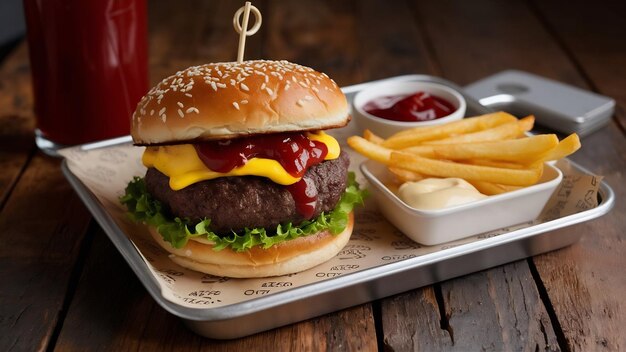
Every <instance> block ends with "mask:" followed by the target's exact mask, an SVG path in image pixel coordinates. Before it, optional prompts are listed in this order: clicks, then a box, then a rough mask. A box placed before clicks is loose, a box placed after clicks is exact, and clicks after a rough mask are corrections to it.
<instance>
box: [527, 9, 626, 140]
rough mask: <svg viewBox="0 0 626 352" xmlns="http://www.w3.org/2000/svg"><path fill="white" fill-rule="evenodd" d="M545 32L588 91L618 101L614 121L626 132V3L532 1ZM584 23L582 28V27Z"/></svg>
mask: <svg viewBox="0 0 626 352" xmlns="http://www.w3.org/2000/svg"><path fill="white" fill-rule="evenodd" d="M531 4H533V8H534V9H536V11H537V12H538V14H539V16H540V18H542V20H543V21H544V23H545V24H546V26H547V28H548V30H549V31H550V32H551V33H552V34H553V35H554V36H555V37H556V38H557V40H558V41H559V42H560V43H561V45H563V46H564V47H565V50H567V53H568V54H569V55H570V56H571V57H572V59H573V60H575V62H576V64H577V66H578V69H579V70H580V71H581V73H582V74H583V76H584V78H585V79H586V81H587V83H588V84H589V88H590V89H592V90H594V91H597V92H600V93H601V94H605V95H608V96H610V97H612V98H614V99H616V101H617V102H618V111H617V113H616V114H615V116H614V117H615V118H616V119H617V122H618V123H619V124H620V125H621V127H622V132H624V133H626V111H625V110H624V106H626V91H625V90H624V77H626V64H624V63H625V62H626V54H624V50H626V43H625V40H624V38H626V26H625V25H624V22H625V21H626V2H624V1H602V2H600V3H597V4H594V5H592V6H590V4H589V2H587V1H582V0H574V1H568V2H567V5H564V4H563V2H561V1H555V0H550V1H533V2H531ZM581 23H584V25H581Z"/></svg>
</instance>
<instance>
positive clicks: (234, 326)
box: [62, 75, 614, 339]
mask: <svg viewBox="0 0 626 352" xmlns="http://www.w3.org/2000/svg"><path fill="white" fill-rule="evenodd" d="M390 79H391V80H422V81H432V82H439V83H443V84H446V85H449V86H451V87H453V88H455V89H457V90H459V91H461V92H463V90H462V88H460V87H458V86H457V85H455V84H453V83H451V82H448V81H446V80H443V79H440V78H436V77H432V76H427V75H407V76H399V77H393V78H390ZM371 83H372V82H370V83H364V84H358V85H354V86H349V87H345V88H343V91H344V93H345V94H346V96H347V97H348V99H349V101H351V100H352V98H353V97H354V94H355V93H356V92H358V91H359V90H361V89H363V88H366V87H367V86H368V85H370V84H371ZM465 99H466V100H467V104H468V114H480V113H486V112H488V111H489V109H488V108H486V107H485V106H482V105H480V104H479V103H478V102H477V101H476V100H474V99H473V98H471V97H469V96H467V95H466V96H465ZM128 142H130V137H121V138H117V139H113V140H108V141H103V142H98V143H92V144H86V145H83V146H82V149H84V150H89V149H94V148H106V147H109V146H113V145H119V144H122V143H128ZM572 166H573V168H574V169H575V170H576V171H579V172H582V173H588V174H589V172H588V171H587V170H585V169H583V168H582V167H580V166H578V165H576V164H574V163H572ZM62 170H63V173H64V174H65V176H66V177H67V179H68V180H69V182H70V184H71V185H72V186H73V187H74V189H75V190H76V192H77V193H78V195H79V196H80V198H81V199H82V200H83V202H84V203H85V205H86V206H87V208H88V209H89V210H90V211H91V213H92V214H93V216H94V217H95V219H96V220H97V221H98V223H99V224H100V226H102V228H103V229H104V231H105V232H106V233H107V235H108V236H109V238H110V239H111V241H112V242H113V244H114V245H115V247H116V248H117V249H118V250H119V251H120V253H121V254H122V256H123V257H124V258H125V259H126V261H127V262H128V264H129V265H130V267H131V268H132V270H133V271H134V272H135V274H137V276H138V277H139V279H140V280H141V282H142V283H143V284H144V286H145V287H146V289H147V290H148V292H149V293H150V295H152V297H153V298H154V299H155V300H156V301H157V302H158V303H159V305H161V306H162V307H163V308H164V309H165V310H167V311H168V312H170V313H172V314H174V315H176V316H178V317H180V318H182V319H183V320H184V321H185V322H186V323H187V325H188V326H189V328H191V329H192V330H193V331H195V332H197V333H198V334H200V335H203V336H206V337H210V338H217V339H230V338H237V337H241V336H246V335H250V334H253V333H257V332H260V331H264V330H268V329H272V328H275V327H279V326H282V325H287V324H290V323H294V322H297V321H301V320H306V319H309V318H312V317H316V316H320V315H323V314H326V313H330V312H333V311H337V310H340V309H344V308H347V307H350V306H355V305H358V304H362V303H365V302H369V301H372V300H376V299H379V298H383V297H386V296H390V295H393V294H397V293H400V292H404V291H408V290H411V289H414V288H417V287H420V286H425V285H429V284H432V283H435V282H438V281H442V280H446V279H449V278H453V277H456V276H461V275H465V274H468V273H471V272H475V271H479V270H483V269H486V268H489V267H493V266H497V265H500V264H504V263H507V262H512V261H515V260H519V259H522V258H526V257H529V256H533V255H537V254H540V253H545V252H548V251H551V250H555V249H558V248H561V247H565V246H568V245H570V244H573V243H575V242H577V241H578V240H579V238H580V236H581V235H580V232H571V231H560V232H557V233H550V232H549V231H552V230H555V229H558V228H563V227H566V226H570V225H573V224H577V223H580V222H584V221H587V220H590V219H593V218H597V217H600V216H602V215H604V214H606V213H607V212H608V211H609V210H610V209H611V208H612V206H613V203H614V193H613V191H612V190H611V188H610V187H609V186H608V185H607V184H606V183H605V182H601V185H600V189H599V195H598V197H599V205H598V206H597V207H596V208H593V209H590V210H586V211H583V212H580V213H577V214H573V215H569V216H565V217H562V218H559V219H556V220H553V221H549V222H545V223H541V224H538V225H534V226H530V227H526V228H522V229H519V230H514V231H512V232H509V233H505V234H502V235H499V236H495V237H490V238H485V239H481V240H478V241H474V242H471V243H467V244H462V245H459V246H455V247H451V248H445V247H444V248H445V249H442V250H439V251H436V252H433V253H429V254H425V255H421V256H418V257H413V258H409V259H405V260H401V261H396V262H393V263H388V264H385V265H382V266H377V267H373V268H370V269H364V270H361V271H356V272H353V273H348V274H344V275H341V276H337V277H334V278H331V279H327V280H324V281H321V282H316V283H312V284H308V285H304V286H300V287H297V288H293V289H289V290H286V291H281V292H278V293H272V294H270V295H267V296H261V297H258V298H254V299H251V300H249V301H245V302H242V303H237V304H231V305H227V306H222V307H216V308H203V309H198V308H188V307H183V306H180V305H178V304H175V303H173V302H171V301H169V300H167V299H165V298H164V297H163V295H162V294H161V289H160V287H159V284H158V283H157V281H156V280H155V279H154V276H153V275H152V273H151V272H150V270H149V268H148V267H147V265H146V263H145V262H144V260H143V258H142V256H141V254H140V253H139V252H138V250H137V248H136V247H135V246H134V245H133V243H132V242H131V241H130V240H129V239H128V237H127V236H126V235H125V234H124V233H123V232H122V230H121V229H120V228H119V227H118V226H117V225H116V223H115V222H114V221H113V220H112V217H111V215H110V214H108V213H107V212H106V211H105V210H104V208H103V207H102V206H101V204H100V202H99V201H98V200H97V199H96V197H95V195H94V194H93V193H91V192H90V191H89V190H88V189H87V187H86V186H85V185H84V184H83V183H82V182H81V181H80V180H79V179H78V178H77V177H76V176H75V175H74V174H73V173H72V172H71V171H70V169H69V168H68V165H67V163H66V161H64V162H63V165H62Z"/></svg>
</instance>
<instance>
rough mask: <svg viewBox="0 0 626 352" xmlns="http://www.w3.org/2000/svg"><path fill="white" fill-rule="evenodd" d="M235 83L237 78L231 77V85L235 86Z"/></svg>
mask: <svg viewBox="0 0 626 352" xmlns="http://www.w3.org/2000/svg"><path fill="white" fill-rule="evenodd" d="M235 83H237V82H235V80H234V79H232V78H231V80H230V85H231V86H234V85H235Z"/></svg>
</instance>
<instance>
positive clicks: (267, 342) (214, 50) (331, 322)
mask: <svg viewBox="0 0 626 352" xmlns="http://www.w3.org/2000/svg"><path fill="white" fill-rule="evenodd" d="M179 5H180V4H174V3H167V2H153V3H151V6H150V33H151V42H150V47H151V49H150V50H151V55H150V57H151V61H150V62H151V68H154V69H151V76H152V81H153V82H157V81H158V80H160V79H161V78H162V77H161V76H159V75H169V74H171V73H172V72H173V71H176V70H179V69H181V68H184V67H186V66H187V65H192V64H199V63H203V62H208V61H224V60H226V61H230V60H232V59H233V56H231V55H234V54H235V53H236V44H237V43H236V36H235V35H234V31H233V30H232V22H231V21H232V15H233V13H234V12H235V10H236V9H237V8H238V7H239V6H241V4H239V3H236V4H235V3H233V2H229V1H221V2H211V8H210V11H208V10H207V11H208V12H210V13H213V14H214V15H213V16H211V15H209V17H208V18H207V17H206V16H207V15H206V13H204V14H201V13H199V12H201V10H198V9H202V10H204V9H205V8H203V7H202V6H203V5H202V4H198V6H199V7H198V8H194V6H193V5H189V7H187V5H182V6H183V7H182V9H181V8H180V7H179ZM255 5H256V6H258V7H259V8H260V9H261V11H264V12H263V14H264V27H262V30H261V33H259V34H257V35H255V36H254V37H251V38H248V45H249V47H248V45H247V48H248V49H249V50H250V51H248V50H247V51H246V52H247V53H248V52H249V56H248V55H246V56H247V57H250V58H253V57H257V55H261V54H263V53H265V51H262V50H261V48H262V47H263V40H265V39H264V38H267V37H272V38H276V39H275V40H278V41H280V42H283V41H284V38H283V37H282V35H283V34H285V33H291V31H292V29H291V28H290V27H289V26H293V25H296V23H292V22H290V23H289V24H288V25H287V27H283V23H278V22H272V16H283V15H281V14H280V13H281V12H280V11H289V10H288V9H289V6H293V5H290V3H289V4H288V3H285V4H282V3H281V4H280V5H281V6H278V7H279V8H274V7H273V6H276V5H275V4H273V3H272V4H267V5H266V4H265V3H264V2H260V3H259V4H257V3H256V2H255ZM282 5H285V7H284V8H283V7H282ZM312 5H313V2H309V3H304V2H302V3H299V4H298V6H304V7H305V8H312V7H313V6H312ZM265 6H267V8H270V7H271V8H272V10H269V9H268V10H264V9H265ZM307 6H308V7H307ZM325 6H326V5H325ZM328 6H330V5H328ZM291 11H295V9H292V10H291ZM174 12H177V14H173V13H174ZM294 13H295V12H294ZM327 13H329V14H331V12H327ZM346 16H347V15H346ZM268 17H269V18H268ZM328 20H329V19H328V18H326V21H328ZM187 22H194V23H198V22H203V24H202V25H196V24H193V25H190V24H188V23H187ZM310 30H311V31H313V30H324V31H326V30H327V29H323V28H322V29H319V28H316V27H312V28H310ZM196 31H200V32H201V33H202V35H200V36H197V35H195V34H194V33H195V32H196ZM188 32H191V35H186V34H187V33H188ZM274 32H280V33H281V34H272V33H274ZM231 33H232V34H231ZM310 35H312V36H316V35H317V34H316V33H310ZM228 36H232V37H233V38H232V39H233V40H232V42H231V41H230V38H229V39H225V38H226V37H228ZM257 36H258V38H257ZM290 45H291V46H290V48H291V49H289V50H295V51H300V50H301V49H299V48H298V45H300V46H301V45H305V44H303V43H300V44H298V43H291V44H290ZM335 45H337V44H335ZM269 47H270V49H269V50H268V51H267V56H268V57H270V58H281V59H282V58H288V56H289V55H287V54H286V53H285V51H286V50H287V48H286V47H283V46H280V45H274V46H272V45H270V46H269ZM185 48H189V49H187V50H185ZM311 55H313V54H311ZM316 55H319V56H318V57H320V58H321V59H324V56H323V55H330V53H322V54H316ZM207 56H209V57H210V58H209V59H207ZM311 57H312V56H310V57H309V60H313V59H312V58H311ZM337 72H344V71H342V68H341V67H339V69H338V70H337ZM351 74H352V73H350V74H344V77H347V78H348V79H353V78H352V77H351V76H350V75H351ZM88 258H89V259H88V261H87V263H86V267H85V271H84V273H83V276H82V278H81V280H80V282H79V283H78V287H77V291H76V295H75V298H74V300H73V301H72V305H71V307H70V309H69V311H68V314H67V318H66V320H65V322H64V324H63V327H62V329H61V333H60V335H59V339H58V344H57V346H56V347H57V348H58V349H59V350H84V349H89V348H91V347H93V346H99V347H100V348H102V349H105V350H126V349H133V350H135V349H138V350H150V351H152V350H155V349H173V348H176V349H180V350H189V349H193V350H197V349H199V350H226V351H229V350H242V349H246V350H247V349H250V348H252V349H255V350H276V349H277V348H278V349H284V350H316V349H318V348H324V347H325V348H327V349H331V350H347V349H360V350H373V349H375V348H376V334H375V327H374V321H373V314H372V309H371V306H370V305H362V306H359V307H355V308H351V309H348V310H344V311H342V312H338V313H334V314H329V315H326V316H323V317H319V318H315V319H311V320H309V321H305V322H302V323H298V324H294V325H290V326H287V327H284V328H279V329H275V330H272V331H268V332H265V333H260V334H257V335H254V336H251V337H247V338H243V339H238V340H233V341H212V340H207V339H204V338H202V337H199V336H197V335H195V334H193V333H191V332H190V331H189V330H187V329H186V328H185V327H184V326H183V324H182V323H181V322H180V321H179V320H178V319H177V318H175V317H174V316H172V315H170V314H169V313H167V312H166V311H164V310H163V309H162V308H160V307H159V306H158V305H157V304H156V303H155V302H154V300H152V298H151V297H149V295H148V294H147V293H146V292H145V291H144V290H143V289H142V288H141V284H140V283H139V281H138V280H137V279H136V278H135V277H134V274H133V273H132V272H130V270H129V269H128V268H127V266H126V264H125V263H124V262H123V260H122V258H121V257H120V256H119V254H117V252H116V250H115V249H114V248H113V247H112V245H111V244H110V243H109V241H108V240H107V239H106V238H105V237H104V236H103V235H102V234H100V233H98V234H96V238H95V240H94V245H93V246H92V251H91V252H90V253H89V256H88ZM102 278H108V280H109V281H108V282H107V284H104V283H103V282H102ZM105 301H106V302H108V303H107V305H103V304H101V303H100V302H105ZM110 307H115V309H111V308H110ZM146 321H149V322H150V323H149V324H146V323H145V322H146ZM364 332H365V335H364ZM277 341H283V342H284V341H286V342H288V344H287V345H284V346H278V345H277Z"/></svg>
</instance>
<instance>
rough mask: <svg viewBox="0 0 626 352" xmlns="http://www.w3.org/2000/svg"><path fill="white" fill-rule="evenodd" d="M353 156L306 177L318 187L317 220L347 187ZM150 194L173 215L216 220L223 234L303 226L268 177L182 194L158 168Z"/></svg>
mask: <svg viewBox="0 0 626 352" xmlns="http://www.w3.org/2000/svg"><path fill="white" fill-rule="evenodd" d="M349 163H350V160H349V158H348V155H347V154H346V153H344V152H341V154H340V155H339V158H337V159H334V160H327V161H324V162H322V163H320V164H317V165H315V166H312V167H310V168H309V169H308V170H307V172H306V173H305V175H304V178H307V179H309V180H310V181H312V183H313V184H314V185H315V188H317V192H318V196H317V204H316V206H315V212H314V214H313V217H312V218H315V217H317V216H319V215H320V214H321V213H322V212H328V211H330V210H332V209H333V208H334V207H335V205H337V202H339V199H340V198H341V194H342V193H343V191H344V190H345V189H346V183H347V179H348V165H349ZM145 181H146V186H147V188H148V192H150V193H151V194H152V195H153V196H154V197H155V198H156V199H157V200H159V201H160V202H161V203H163V204H164V205H166V206H167V208H168V209H169V210H170V211H171V213H172V214H173V215H174V216H178V217H181V218H189V219H191V220H192V221H200V220H202V219H205V218H207V219H211V226H210V227H211V230H213V231H214V232H215V233H218V234H226V233H231V231H235V232H240V231H241V230H243V229H244V228H246V227H247V228H255V227H264V228H267V229H272V228H275V227H276V226H278V224H281V223H286V222H292V223H294V224H299V223H301V222H302V221H303V220H306V219H304V218H303V217H302V216H301V215H300V214H299V213H298V211H297V210H296V205H295V201H294V199H293V197H292V196H291V193H289V191H288V190H287V189H286V188H285V187H284V186H281V185H279V184H277V183H274V182H272V181H271V180H269V179H267V178H264V177H257V176H231V177H220V178H216V179H213V180H207V181H202V182H197V183H194V184H192V185H190V186H188V187H185V188H183V189H181V190H179V191H174V190H172V189H171V188H170V186H169V178H168V177H167V176H165V175H164V174H162V173H161V172H159V171H158V170H156V169H154V168H149V169H148V172H147V173H146V177H145Z"/></svg>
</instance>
